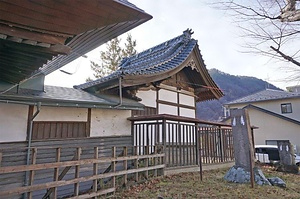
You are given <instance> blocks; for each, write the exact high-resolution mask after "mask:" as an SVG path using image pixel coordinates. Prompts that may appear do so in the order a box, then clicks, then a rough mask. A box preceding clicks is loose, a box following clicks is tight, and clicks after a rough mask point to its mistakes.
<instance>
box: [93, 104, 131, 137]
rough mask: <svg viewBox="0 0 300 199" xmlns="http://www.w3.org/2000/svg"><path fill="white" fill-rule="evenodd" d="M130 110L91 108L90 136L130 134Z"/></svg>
mask: <svg viewBox="0 0 300 199" xmlns="http://www.w3.org/2000/svg"><path fill="white" fill-rule="evenodd" d="M130 116H131V111H130V110H111V109H92V112H91V134H90V135H91V137H98V136H117V135H118V136H121V135H131V123H130V121H128V120H127V118H128V117H130Z"/></svg>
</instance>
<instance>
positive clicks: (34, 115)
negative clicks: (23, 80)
mask: <svg viewBox="0 0 300 199" xmlns="http://www.w3.org/2000/svg"><path fill="white" fill-rule="evenodd" d="M41 106H42V103H41V102H38V103H37V104H36V108H37V110H36V112H35V113H34V114H33V116H32V117H31V118H30V125H29V135H28V144H27V156H26V165H29V164H30V163H29V162H30V150H31V143H32V129H33V120H34V118H35V117H36V116H37V115H38V114H39V113H40V110H41ZM28 177H29V171H26V172H25V179H24V181H25V182H24V184H25V185H24V186H28V182H29V179H28ZM26 194H27V193H25V194H24V198H26Z"/></svg>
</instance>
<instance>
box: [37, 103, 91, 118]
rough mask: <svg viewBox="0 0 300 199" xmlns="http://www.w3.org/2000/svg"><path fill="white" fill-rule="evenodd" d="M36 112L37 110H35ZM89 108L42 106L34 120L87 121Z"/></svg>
mask: <svg viewBox="0 0 300 199" xmlns="http://www.w3.org/2000/svg"><path fill="white" fill-rule="evenodd" d="M34 112H35V110H34ZM87 113H88V109H87V108H73V107H46V106H42V107H41V110H40V113H39V114H38V115H37V117H36V118H35V119H34V121H83V122H85V121H87Z"/></svg>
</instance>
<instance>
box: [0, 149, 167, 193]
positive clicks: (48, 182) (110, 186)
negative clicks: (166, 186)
mask: <svg viewBox="0 0 300 199" xmlns="http://www.w3.org/2000/svg"><path fill="white" fill-rule="evenodd" d="M159 148H162V147H161V146H156V147H154V151H153V152H152V153H151V154H150V153H149V152H148V147H147V146H146V147H145V149H144V151H145V153H144V154H143V155H138V149H137V147H132V146H130V147H122V148H116V147H113V148H112V149H111V156H110V157H107V156H106V157H103V156H102V155H101V154H99V147H98V146H95V147H94V150H93V153H90V156H89V155H86V154H83V153H82V152H83V148H82V147H76V148H75V151H76V152H75V154H74V157H73V159H72V160H63V157H62V156H61V151H62V150H65V148H63V147H62V148H61V147H59V148H53V147H52V148H50V147H49V148H47V147H43V148H42V147H40V148H37V147H34V148H31V154H30V157H31V161H30V164H29V165H17V166H7V167H0V178H3V179H4V178H5V176H7V175H10V174H20V175H15V177H18V176H19V177H20V178H22V177H24V176H28V179H26V182H27V183H25V185H23V186H17V187H11V188H9V189H1V188H0V198H7V197H11V196H16V197H20V196H21V194H25V196H26V198H48V197H51V198H58V197H68V198H97V196H99V195H103V194H108V193H112V192H115V190H116V188H117V186H118V185H119V184H120V185H125V186H126V185H127V182H128V181H129V180H134V181H137V182H138V181H140V180H142V179H145V178H146V179H147V178H149V177H151V176H157V175H163V170H164V167H165V165H164V162H163V161H164V154H163V153H162V150H158V149H159ZM53 149H54V150H55V159H54V160H49V161H48V162H46V163H39V162H38V160H39V151H42V150H53ZM9 150H10V149H1V151H0V157H1V156H3V155H5V153H6V152H7V151H9ZM120 151H121V152H120ZM128 151H130V153H128ZM41 155H43V154H42V153H41ZM108 165H109V166H108ZM105 168H106V169H105ZM103 171H105V172H103ZM25 172H29V175H24V174H25ZM49 172H50V173H51V172H52V177H51V178H49V175H48V174H49ZM44 173H48V174H47V176H48V178H43V180H42V181H41V180H39V179H40V178H41V175H46V174H44ZM66 174H68V177H65V176H66ZM70 176H71V177H70ZM72 176H73V177H72ZM20 180H24V179H23V178H22V179H20ZM66 186H67V187H68V188H67V192H66V191H65V192H64V191H63V189H62V187H66ZM87 187H88V188H87ZM41 196H43V197H41Z"/></svg>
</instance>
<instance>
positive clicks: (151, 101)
mask: <svg viewBox="0 0 300 199" xmlns="http://www.w3.org/2000/svg"><path fill="white" fill-rule="evenodd" d="M136 96H137V97H139V98H141V99H142V101H141V103H142V104H144V105H145V106H149V107H153V108H155V107H156V91H153V90H149V91H138V92H137V94H136Z"/></svg>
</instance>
